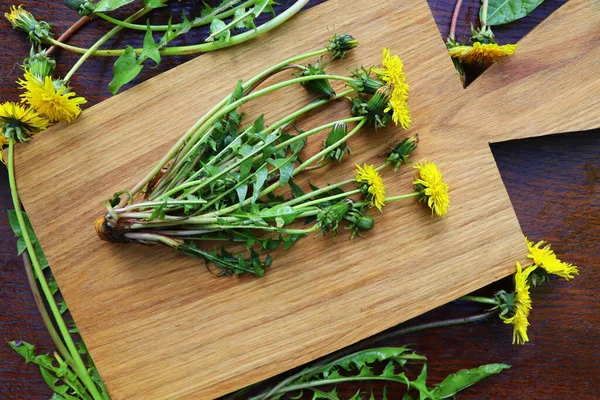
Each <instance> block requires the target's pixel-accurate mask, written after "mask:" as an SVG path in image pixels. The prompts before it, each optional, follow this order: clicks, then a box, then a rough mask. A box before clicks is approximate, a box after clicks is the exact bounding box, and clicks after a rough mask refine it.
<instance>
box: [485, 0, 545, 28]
mask: <svg viewBox="0 0 600 400" xmlns="http://www.w3.org/2000/svg"><path fill="white" fill-rule="evenodd" d="M543 1H544V0H489V5H488V15H487V21H486V23H487V25H489V26H495V25H503V24H507V23H509V22H513V21H516V20H518V19H520V18H523V17H525V16H527V15H529V13H531V12H532V11H533V10H535V8H536V7H537V6H539V5H540V4H542V2H543ZM479 17H480V18H481V12H480V16H479Z"/></svg>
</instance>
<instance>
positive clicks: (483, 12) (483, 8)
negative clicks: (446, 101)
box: [479, 0, 489, 30]
mask: <svg viewBox="0 0 600 400" xmlns="http://www.w3.org/2000/svg"><path fill="white" fill-rule="evenodd" d="M488 6H489V0H483V1H482V3H481V13H480V14H479V15H480V17H481V18H480V20H479V23H480V24H481V28H482V30H483V28H485V27H486V26H487V14H488Z"/></svg>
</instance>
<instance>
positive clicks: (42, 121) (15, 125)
mask: <svg viewBox="0 0 600 400" xmlns="http://www.w3.org/2000/svg"><path fill="white" fill-rule="evenodd" d="M47 127H48V120H47V119H46V118H44V117H42V116H40V115H39V114H38V113H37V112H36V111H35V110H33V109H31V108H27V107H24V106H22V105H21V104H19V103H14V102H11V101H6V102H4V103H1V104H0V133H1V134H0V149H2V147H4V145H7V144H8V139H9V138H10V137H13V138H14V139H15V140H17V141H19V142H21V141H25V140H27V138H28V137H29V136H31V135H34V134H36V133H38V132H39V131H42V130H44V129H46V128H47ZM0 162H4V160H3V159H2V152H0Z"/></svg>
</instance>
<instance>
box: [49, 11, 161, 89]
mask: <svg viewBox="0 0 600 400" xmlns="http://www.w3.org/2000/svg"><path fill="white" fill-rule="evenodd" d="M164 1H165V0H163V2H164ZM150 11H152V8H149V7H144V8H142V9H141V10H138V11H136V12H135V13H133V14H132V15H131V16H130V17H129V18H127V19H126V20H125V21H134V20H136V19H138V18H139V17H141V16H143V15H145V14H147V13H149V12H150ZM122 29H123V28H122V27H120V26H115V27H114V28H112V29H111V30H110V31H108V32H107V33H105V34H104V35H103V36H102V37H101V38H100V39H98V40H97V41H96V43H94V44H93V45H92V47H90V48H89V49H87V50H86V51H85V52H84V53H83V55H82V56H81V57H80V58H79V60H77V62H76V63H75V64H74V65H73V66H72V67H71V69H70V70H69V72H67V74H66V75H65V77H64V80H65V81H68V80H69V79H71V77H72V76H73V74H74V73H75V71H77V70H78V69H79V67H81V65H83V63H84V62H85V61H86V60H87V59H88V58H90V57H91V56H92V55H93V54H94V52H95V51H96V50H98V49H99V48H100V46H102V45H103V44H104V43H106V42H107V41H108V39H110V38H111V37H113V36H114V35H116V34H117V33H119V32H120V31H121V30H122ZM57 43H60V42H57ZM57 43H54V41H53V42H52V44H54V45H55V46H56V45H57Z"/></svg>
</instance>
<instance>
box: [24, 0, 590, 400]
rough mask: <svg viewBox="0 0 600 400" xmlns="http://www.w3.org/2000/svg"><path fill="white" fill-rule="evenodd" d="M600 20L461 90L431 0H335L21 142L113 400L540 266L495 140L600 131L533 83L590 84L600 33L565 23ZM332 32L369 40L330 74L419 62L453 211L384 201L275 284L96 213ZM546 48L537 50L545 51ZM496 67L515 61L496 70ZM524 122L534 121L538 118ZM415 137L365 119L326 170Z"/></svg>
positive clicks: (199, 390)
mask: <svg viewBox="0 0 600 400" xmlns="http://www.w3.org/2000/svg"><path fill="white" fill-rule="evenodd" d="M360 3H364V4H360ZM358 9H360V12H359V13H357V10H358ZM599 14H600V13H599V12H598V7H597V5H594V4H593V2H589V1H587V2H586V1H575V0H574V1H572V2H571V3H570V4H569V5H568V8H566V9H565V10H563V9H561V10H559V11H558V12H557V15H554V16H552V17H551V18H550V19H549V21H548V22H546V23H545V24H544V25H543V26H542V27H541V28H540V29H539V32H538V30H536V31H534V32H532V33H531V34H530V35H529V37H528V38H527V39H526V40H525V43H524V44H523V46H522V48H521V49H520V50H519V51H520V52H521V53H525V56H523V57H525V58H521V57H516V58H515V63H517V64H518V65H527V66H529V68H527V69H524V70H523V69H521V70H519V71H516V72H515V71H513V69H512V68H511V66H510V65H511V63H512V61H511V60H505V61H503V62H501V63H499V65H498V66H495V67H494V68H492V70H491V71H489V73H488V74H486V75H485V76H484V77H483V79H482V80H480V81H478V82H477V85H476V86H475V87H474V88H473V89H469V90H468V91H462V89H461V87H460V83H459V80H458V77H457V75H456V73H455V71H454V69H453V66H452V63H451V61H450V59H449V58H448V56H447V53H446V50H445V46H444V44H443V42H442V40H441V38H440V36H439V33H438V31H437V28H436V26H435V24H434V22H433V20H432V18H431V15H430V12H429V9H428V7H427V3H426V2H425V1H423V0H409V1H406V2H397V1H391V0H390V1H380V2H376V3H374V2H367V1H360V2H356V1H350V0H333V1H329V2H327V3H326V4H324V5H321V6H318V7H316V8H314V9H311V10H309V11H308V12H305V13H303V14H302V15H299V16H297V17H296V18H294V19H293V20H292V21H290V22H289V23H286V25H285V26H284V28H283V29H279V30H278V31H276V32H273V33H272V34H268V35H266V36H264V37H262V38H261V39H259V40H256V41H254V42H252V43H249V44H248V45H247V46H244V47H238V48H234V49H230V50H225V51H223V52H219V53H213V54H207V55H204V56H202V57H200V58H198V59H196V60H194V61H191V62H189V63H187V64H184V65H182V66H180V67H178V68H175V69H174V70H171V71H169V72H167V73H165V74H163V75H161V76H159V77H157V78H154V79H152V80H150V81H148V82H146V83H143V84H141V85H139V86H137V87H135V88H134V89H132V90H129V91H127V92H125V93H123V94H121V95H119V96H116V97H115V98H112V99H109V100H107V101H105V102H103V103H101V104H98V105H97V106H94V107H92V108H91V109H89V110H87V111H86V112H84V113H83V114H82V116H81V117H80V118H79V119H78V120H77V121H75V122H74V123H72V124H71V125H58V126H56V127H54V128H52V129H50V130H49V131H48V132H46V133H45V134H44V135H42V136H40V137H39V138H36V139H34V140H32V141H31V142H30V143H29V144H26V145H24V146H22V147H21V148H20V149H19V152H18V157H17V179H18V185H19V190H20V194H21V197H22V200H23V203H24V205H25V208H26V210H27V211H28V213H29V215H30V218H31V220H32V223H33V225H34V227H35V229H36V232H37V233H38V236H39V238H40V241H41V243H42V245H43V247H44V250H45V251H46V254H47V256H48V259H49V261H50V263H51V265H52V267H53V271H54V273H55V276H56V279H57V281H58V283H59V285H60V287H61V290H62V292H63V294H64V296H65V299H66V301H67V303H68V304H69V306H70V309H71V312H72V314H73V316H74V318H75V320H76V322H77V324H78V326H79V328H80V330H81V332H82V334H83V336H84V338H85V340H86V343H87V345H88V347H89V349H90V351H91V354H92V355H93V357H94V360H95V362H96V364H97V366H98V368H99V371H100V373H101V375H102V377H103V378H104V380H105V382H106V384H107V387H108V389H109V391H110V393H111V396H112V397H113V398H114V399H117V400H118V399H146V398H152V399H175V398H214V397H217V396H219V395H222V394H225V393H228V392H230V391H232V390H235V389H238V388H240V387H242V386H245V385H248V384H251V383H253V382H256V381H259V380H261V379H264V378H266V377H269V376H272V375H274V374H276V373H279V372H282V371H284V370H287V369H290V368H292V367H294V366H297V365H300V364H302V363H305V362H307V361H310V360H311V359H315V358H317V357H319V356H323V355H325V354H327V353H329V352H332V351H334V350H336V349H339V348H341V347H343V346H346V345H348V344H350V343H353V342H356V341H357V340H360V339H362V338H365V337H367V336H369V335H372V334H375V333H377V332H379V331H381V330H383V329H386V328H388V327H391V326H393V325H395V324H397V323H399V322H402V321H405V320H407V319H409V318H411V317H414V316H416V315H418V314H421V313H423V312H425V311H427V310H429V309H432V308H434V307H436V306H438V305H441V304H443V303H446V302H448V301H450V300H453V299H455V298H457V297H459V296H460V295H462V294H465V293H468V292H470V291H473V290H475V289H477V288H479V287H481V286H484V285H486V284H488V283H490V282H492V281H495V280H497V279H498V278H500V277H503V276H506V275H508V274H509V273H511V272H512V271H513V270H514V262H515V261H517V260H519V261H521V262H525V257H524V256H525V252H526V249H525V246H524V243H523V239H522V235H521V231H520V228H519V225H518V222H517V219H516V217H515V214H514V212H513V210H512V207H511V205H510V201H509V199H508V196H507V194H506V190H505V188H504V186H503V184H502V181H501V178H500V176H499V173H498V171H497V169H496V166H495V163H494V160H493V157H492V154H491V152H490V150H489V147H488V142H489V141H501V140H506V139H512V138H516V137H525V136H534V135H541V134H547V133H552V132H558V131H561V130H568V129H572V128H573V129H574V128H575V127H576V126H577V127H582V126H584V127H587V126H593V125H596V126H597V125H598V116H597V115H596V114H594V113H591V114H590V113H586V114H581V116H579V114H577V115H578V117H577V118H574V119H568V120H565V124H564V126H565V127H567V128H568V129H561V126H563V125H560V123H559V122H560V121H558V122H555V120H554V119H552V120H551V121H548V118H550V117H552V116H554V115H557V114H556V113H560V112H562V111H560V110H561V109H562V108H566V106H567V105H565V104H562V102H557V101H550V102H549V104H548V106H547V107H542V106H541V105H542V104H544V102H545V101H546V99H545V97H546V96H540V97H539V98H536V97H535V94H534V93H535V92H537V91H540V93H547V91H548V90H549V89H548V86H547V85H546V84H545V82H546V79H544V77H548V76H551V77H552V78H553V79H555V80H557V81H559V82H560V81H561V80H562V81H565V80H566V79H567V77H568V76H571V75H572V74H574V71H577V70H573V68H581V67H582V66H585V67H586V68H587V69H588V70H586V71H585V73H584V74H585V75H583V76H584V77H586V78H588V80H591V77H593V76H594V75H595V76H598V69H599V64H598V63H597V62H596V63H594V62H593V60H594V58H593V57H594V54H595V55H596V60H597V55H598V46H599V41H598V40H595V41H594V40H593V39H589V42H588V43H590V45H589V48H588V49H587V50H588V55H587V56H586V55H583V54H575V52H576V51H579V50H580V48H579V47H578V46H574V47H573V48H572V49H571V50H569V48H568V46H570V45H571V42H570V41H569V39H572V35H571V34H569V35H559V34H557V32H563V31H567V30H568V29H571V28H572V27H573V26H574V25H575V22H576V23H577V24H580V25H583V26H584V27H583V28H582V30H578V32H579V34H580V35H583V34H585V35H593V34H596V35H597V26H598V22H600V17H599ZM581 15H584V16H585V18H577V17H578V16H581ZM552 21H554V22H552ZM584 21H585V22H584ZM548 24H550V25H548ZM594 24H595V25H594ZM333 30H335V31H336V32H338V33H343V32H349V33H352V34H354V35H355V36H356V37H357V38H358V39H359V41H360V42H361V46H360V48H359V49H357V51H356V52H354V53H353V54H352V56H351V57H349V59H347V60H345V61H344V62H343V63H335V64H332V65H331V66H330V69H331V71H334V72H339V73H346V72H348V70H349V69H350V68H353V67H356V66H359V65H360V64H361V63H362V64H365V65H370V64H376V63H378V62H379V59H380V51H381V47H382V46H386V47H389V48H391V50H392V51H393V52H394V53H397V54H399V55H400V56H401V57H402V59H403V60H404V62H405V65H406V73H407V79H408V81H409V83H410V84H411V86H412V89H411V97H410V105H411V109H412V111H413V119H414V124H413V127H412V128H411V129H410V131H409V132H407V133H416V132H418V133H419V135H420V138H421V145H420V147H419V149H418V150H417V152H416V154H415V158H416V159H417V160H422V159H430V160H434V161H436V162H437V163H438V164H439V165H440V167H441V168H442V170H443V172H444V176H445V178H446V180H447V181H448V182H449V184H450V188H451V199H452V206H451V208H450V212H449V215H448V218H446V219H443V220H441V219H436V218H432V217H431V213H430V212H429V211H428V210H427V209H425V208H423V207H421V206H420V205H418V204H416V202H415V201H413V200H408V201H405V202H403V203H398V204H391V205H389V206H387V207H386V208H385V209H384V213H383V214H381V215H375V214H376V213H373V215H374V216H375V218H376V227H375V229H374V230H373V231H372V232H370V233H369V234H368V235H366V237H365V238H364V239H355V240H353V241H349V240H348V239H347V238H345V237H342V236H340V237H337V238H335V239H332V238H330V237H325V238H322V237H321V238H317V239H313V238H307V239H304V240H302V241H301V242H299V243H298V245H297V246H296V247H294V248H293V249H292V250H290V251H288V252H286V253H276V254H274V259H275V261H274V265H273V266H272V268H271V270H270V271H269V272H268V274H267V275H266V276H265V277H264V278H260V279H257V278H251V277H247V278H241V279H238V278H231V279H223V278H221V279H218V278H215V277H214V276H212V275H211V274H210V273H208V272H207V271H206V270H205V268H204V266H203V264H202V263H201V262H199V261H198V260H196V259H190V258H187V257H185V256H182V255H178V254H174V253H173V252H172V251H170V250H169V249H162V248H158V247H155V248H153V249H149V248H145V247H142V246H134V245H115V244H110V243H106V242H101V241H100V240H98V239H97V237H96V235H95V232H94V228H93V221H94V219H95V218H96V217H97V216H99V215H101V214H102V213H103V206H102V203H103V202H104V200H105V199H106V198H108V197H110V195H111V194H112V193H113V192H115V191H117V190H120V189H123V188H128V187H131V186H132V185H133V184H134V183H135V182H136V181H137V180H139V179H140V178H141V177H142V176H143V175H144V174H145V173H146V172H147V171H148V170H149V168H151V167H152V166H153V165H154V164H155V163H156V162H157V161H158V159H159V158H160V157H161V156H162V155H163V154H164V153H165V151H166V150H167V149H168V148H169V147H170V146H171V144H172V143H173V142H174V141H175V140H176V139H177V138H178V137H179V136H181V134H182V133H183V132H184V131H185V130H186V129H187V128H188V127H189V126H190V125H191V124H192V123H193V122H195V120H196V119H197V118H199V116H201V115H202V113H203V112H205V111H207V110H208V109H209V108H210V107H211V106H212V105H213V104H214V103H215V102H217V101H218V100H219V99H220V98H222V97H223V96H224V95H225V94H226V93H227V92H228V91H229V90H230V89H231V88H232V87H233V85H234V83H235V81H236V80H237V79H238V78H243V77H249V76H251V75H253V74H254V73H256V72H258V71H259V70H262V69H263V68H264V67H265V66H266V65H265V63H274V62H276V61H278V60H280V59H283V58H285V57H287V56H290V55H293V54H297V53H300V52H305V51H309V50H312V49H316V48H319V47H320V45H321V44H323V43H324V42H325V41H326V40H327V38H328V37H329V35H330V32H331V31H333ZM586 37H587V36H586ZM595 37H596V38H597V36H595ZM535 38H537V39H535ZM534 39H535V40H534ZM586 40H587V39H586ZM544 43H547V45H544ZM529 47H531V48H532V49H533V50H532V51H534V50H535V54H536V56H537V58H536V59H532V58H528V56H527V54H528V49H529ZM557 48H562V49H565V50H564V51H561V52H557V51H556V49H557ZM589 54H591V55H589ZM265 55H268V57H266V56H265ZM590 57H592V58H590ZM548 60H552V62H550V61H548ZM569 61H572V62H574V63H575V64H574V66H573V65H571V64H569V63H568V62H569ZM590 61H592V62H590ZM519 63H520V64H519ZM496 71H505V75H500V76H494V77H490V75H492V74H494V73H495V72H496ZM509 71H510V72H511V73H516V74H518V78H514V76H513V75H511V74H510V73H509ZM507 76H508V77H507ZM502 77H504V78H502ZM502 79H504V81H503V80H502ZM528 82H530V83H531V84H530V85H527V83H528ZM508 83H510V85H509V87H508V88H506V87H505V84H508ZM590 85H591V86H590V89H588V87H587V84H584V83H581V84H575V86H574V87H571V86H569V90H568V91H567V93H568V96H567V98H568V99H570V101H573V99H577V104H571V105H569V106H570V107H571V108H572V107H575V106H577V105H578V104H580V103H581V104H584V106H583V107H584V108H585V109H588V108H590V107H594V105H597V102H598V96H597V94H598V84H597V80H595V81H594V80H591V83H590ZM513 87H514V88H515V89H511V88H513ZM292 93H297V94H298V95H297V96H294V97H291V96H290V94H292ZM590 95H592V96H591V97H590ZM519 96H530V97H531V99H537V100H536V103H535V104H536V105H537V106H536V107H531V108H529V107H519V108H518V109H516V110H515V109H513V108H511V107H509V106H505V108H502V112H501V113H498V114H490V113H489V112H483V114H479V113H478V112H476V111H479V112H481V109H482V106H483V104H489V102H493V104H496V103H497V104H505V103H506V104H508V103H509V102H512V101H515V98H516V99H519V98H520V97H519ZM308 99H309V98H308V97H307V96H306V95H304V94H303V92H302V91H282V92H281V93H277V94H274V95H272V96H269V97H268V98H267V99H265V101H264V102H262V103H259V104H256V105H252V106H249V107H247V109H246V110H245V111H247V112H248V113H249V114H250V115H256V114H257V113H258V112H264V110H265V107H268V109H269V113H268V114H267V116H268V119H267V122H268V121H272V120H273V118H274V117H276V116H278V115H282V114H283V113H285V112H286V111H288V112H289V110H291V109H294V108H298V107H300V106H301V104H305V103H306V101H308ZM484 99H487V100H484ZM531 101H533V100H531ZM474 105H478V106H477V107H475V106H474ZM346 108H347V107H345V105H344V104H343V103H341V104H339V105H337V106H336V107H333V108H332V109H328V110H327V112H325V113H320V114H318V115H313V116H312V117H311V118H310V119H307V120H304V121H302V124H304V125H302V127H303V128H305V125H306V126H314V124H317V123H319V122H325V121H330V120H332V119H333V118H335V117H337V116H341V115H346V114H347V110H346ZM540 110H542V111H540ZM515 114H518V118H516V117H517V115H515ZM481 115H485V119H482V118H481ZM563 115H564V114H563ZM555 118H558V117H555ZM513 119H516V121H513ZM524 121H527V123H528V124H529V125H527V129H519V128H522V127H523V126H522V125H523V123H524ZM483 122H485V126H486V127H487V128H486V129H481V126H482V123H483ZM477 126H479V129H477V130H474V128H475V127H477ZM509 128H510V129H509ZM538 128H539V129H538ZM404 134H405V133H403V132H400V131H398V130H394V129H389V130H380V131H379V132H374V131H368V130H365V131H364V132H363V133H361V135H360V137H358V138H357V139H356V140H354V141H353V142H352V143H351V147H352V149H353V151H354V154H353V156H352V157H351V158H348V159H347V160H346V162H345V163H344V164H343V165H342V166H339V167H335V168H333V169H330V170H328V171H327V172H326V173H320V174H313V175H311V176H310V177H309V178H310V180H311V181H313V182H316V183H319V184H322V183H325V182H333V181H337V180H339V179H343V178H345V177H347V176H350V175H351V171H352V164H353V163H355V162H356V163H363V162H373V163H378V162H381V156H380V154H381V153H383V151H384V149H385V147H386V145H387V143H388V142H389V141H391V140H393V139H398V138H402V137H403V136H404ZM314 139H316V140H312V141H311V143H310V144H309V146H308V147H309V151H310V150H312V151H314V150H315V149H316V148H317V147H318V146H319V145H320V139H321V138H314ZM413 176H414V172H413V171H412V169H411V168H405V169H404V170H401V171H399V172H398V173H395V174H394V173H392V172H386V173H385V175H384V178H385V180H386V184H387V187H388V193H393V194H396V193H398V194H401V193H406V192H408V191H410V190H411V184H410V182H411V180H412V177H413ZM304 184H305V183H304ZM157 371H161V372H160V373H157Z"/></svg>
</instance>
